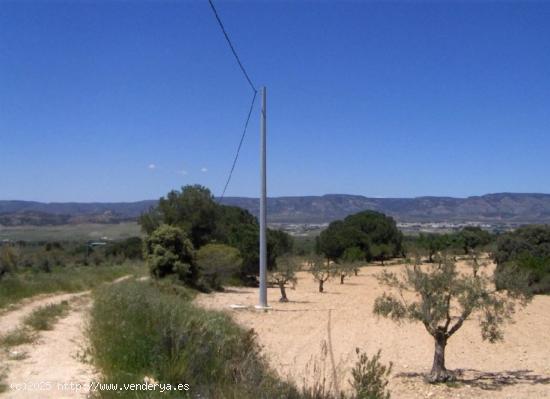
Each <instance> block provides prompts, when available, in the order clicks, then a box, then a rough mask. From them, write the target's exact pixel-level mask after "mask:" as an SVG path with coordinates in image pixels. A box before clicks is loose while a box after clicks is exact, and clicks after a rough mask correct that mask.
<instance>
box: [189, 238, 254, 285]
mask: <svg viewBox="0 0 550 399" xmlns="http://www.w3.org/2000/svg"><path fill="white" fill-rule="evenodd" d="M196 261H197V265H198V267H199V269H200V274H201V276H202V280H203V282H204V284H206V285H207V287H209V288H212V289H215V290H220V289H222V284H224V283H225V282H226V281H227V280H228V279H229V278H231V276H234V275H237V274H238V273H239V270H240V267H241V265H242V263H243V259H242V258H241V254H240V252H239V250H238V249H237V248H233V247H230V246H228V245H224V244H207V245H205V246H203V247H201V248H200V249H199V250H198V251H197V255H196Z"/></svg>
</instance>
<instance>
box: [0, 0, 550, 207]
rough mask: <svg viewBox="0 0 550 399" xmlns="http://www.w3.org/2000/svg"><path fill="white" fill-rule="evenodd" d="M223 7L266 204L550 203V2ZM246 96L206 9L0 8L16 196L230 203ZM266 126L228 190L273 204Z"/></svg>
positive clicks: (1, 108)
mask: <svg viewBox="0 0 550 399" xmlns="http://www.w3.org/2000/svg"><path fill="white" fill-rule="evenodd" d="M216 5H217V8H218V12H219V14H220V16H221V17H222V19H223V21H224V23H225V26H226V28H227V30H228V32H229V34H230V35H231V37H232V40H233V42H234V44H235V46H236V48H237V51H238V52H239V54H240V56H241V58H242V60H243V63H244V64H245V66H246V68H247V70H248V71H249V73H250V75H251V77H252V79H253V81H254V82H255V84H256V85H257V86H261V85H266V86H267V87H268V135H269V158H268V167H269V174H268V177H269V182H268V194H269V195H271V196H281V195H318V194H325V193H350V194H362V195H367V196H382V197H409V196H421V195H445V196H469V195H480V194H485V193H489V192H501V191H511V192H546V193H548V192H550V186H549V181H550V180H549V179H548V176H549V175H550V162H549V161H548V155H549V152H550V72H549V71H550V23H549V21H550V2H542V1H541V2H519V1H518V2H496V1H495V2H473V1H469V2H403V3H399V2H360V1H356V2H336V1H324V2H313V1H309V2H300V1H288V2H284V1H239V2H236V1H220V0H218V1H217V2H216ZM250 96H251V90H250V88H249V87H248V85H247V83H246V81H245V80H244V78H243V76H242V75H241V73H240V70H239V69H238V66H237V65H236V63H235V61H234V59H233V58H232V55H231V53H230V51H229V49H228V47H227V44H226V43H225V41H224V38H223V36H222V34H221V32H220V31H219V27H218V26H217V25H216V22H215V19H214V17H213V15H212V12H211V10H210V8H209V6H208V2H207V1H206V0H204V1H167V2H159V1H146V2H136V1H128V2H123V1H113V2H109V1H74V2H63V1H51V2H50V1H37V2H32V1H18V2H10V1H1V0H0V199H26V200H40V201H133V200H140V199H150V198H158V197H159V196H161V195H164V194H165V193H166V192H167V191H169V190H170V189H173V188H178V187H181V186H182V185H185V184H191V183H200V184H203V185H206V186H208V187H210V188H211V189H212V191H213V192H214V194H219V193H220V192H221V190H222V188H223V185H224V182H225V179H226V176H227V173H228V170H229V168H230V166H231V162H232V157H233V155H234V151H235V149H236V146H237V143H238V139H239V136H240V133H241V129H242V124H243V122H244V117H245V114H246V112H247V107H248V104H249V101H250ZM257 105H258V103H257ZM258 114H259V108H258V106H256V108H255V109H254V114H253V118H252V120H251V124H250V130H249V132H248V135H247V138H246V141H245V143H244V146H243V150H242V153H241V158H240V160H239V163H238V165H237V168H236V170H235V173H234V177H233V180H232V184H231V186H230V187H229V190H228V192H227V195H243V196H256V195H257V192H258V191H259V176H258V171H257V165H258V149H259V140H258V131H259V120H258Z"/></svg>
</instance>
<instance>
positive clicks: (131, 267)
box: [0, 262, 147, 309]
mask: <svg viewBox="0 0 550 399" xmlns="http://www.w3.org/2000/svg"><path fill="white" fill-rule="evenodd" d="M145 273H147V272H146V269H145V268H144V266H143V264H142V263H141V262H129V263H125V264H122V265H113V266H110V265H108V266H82V267H60V268H54V269H53V270H52V272H51V273H44V272H32V271H28V272H20V273H15V274H8V275H7V276H5V277H4V278H2V279H1V280H0V309H2V308H4V307H6V306H8V305H10V304H14V303H16V302H18V301H20V300H22V299H25V298H29V297H32V296H34V295H38V294H48V293H54V292H78V291H85V290H89V289H92V288H94V287H97V286H98V285H100V284H102V283H104V282H107V281H112V280H115V279H116V278H118V277H122V276H124V275H127V274H134V275H144V274H145Z"/></svg>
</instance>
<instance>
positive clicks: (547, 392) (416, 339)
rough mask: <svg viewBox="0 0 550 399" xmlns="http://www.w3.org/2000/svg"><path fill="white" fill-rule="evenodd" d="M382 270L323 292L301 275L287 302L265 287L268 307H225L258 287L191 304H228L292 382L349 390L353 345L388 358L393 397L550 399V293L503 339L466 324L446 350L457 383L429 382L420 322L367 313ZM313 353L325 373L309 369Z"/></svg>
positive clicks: (250, 301) (428, 345)
mask: <svg viewBox="0 0 550 399" xmlns="http://www.w3.org/2000/svg"><path fill="white" fill-rule="evenodd" d="M390 267H391V268H393V269H394V270H396V269H399V268H401V267H402V266H390ZM381 270H382V268H381V267H374V266H369V267H365V268H363V269H362V270H361V272H360V275H359V276H357V277H352V278H350V279H349V280H348V281H346V283H345V284H344V285H340V284H339V281H337V280H336V279H334V280H331V281H329V282H328V283H327V284H326V287H325V289H326V292H325V293H324V294H320V293H318V292H317V286H316V284H315V283H314V282H313V280H312V277H311V275H310V274H308V273H300V274H299V282H298V285H297V287H296V290H288V296H289V299H290V300H291V302H289V303H279V302H277V299H278V298H279V292H278V290H277V289H275V288H273V289H269V292H268V296H269V298H270V305H271V306H273V309H272V310H271V311H269V312H267V313H261V312H258V311H255V310H248V309H247V310H231V309H230V308H229V305H231V304H244V305H250V306H253V305H255V304H256V301H257V298H258V294H257V290H256V289H234V290H230V291H228V292H225V293H217V294H209V295H199V297H198V298H197V299H196V302H197V303H198V304H199V305H201V306H204V307H206V308H210V309H222V310H226V311H227V312H230V314H231V315H232V316H233V318H234V319H235V320H236V321H237V322H238V323H240V324H241V325H243V326H245V327H249V328H253V329H254V330H256V331H257V332H258V335H259V342H260V343H261V344H262V345H263V346H264V349H265V352H266V354H267V355H268V358H269V361H270V363H271V364H272V366H273V367H274V368H275V369H276V370H278V372H279V373H280V374H281V375H283V376H289V377H290V378H293V379H294V380H295V381H296V382H297V383H298V384H303V383H304V381H306V383H308V384H309V383H311V381H312V379H313V378H316V379H317V380H318V379H319V374H323V375H324V376H325V377H326V378H327V381H331V382H332V381H334V380H336V385H337V386H338V387H340V388H342V389H349V384H348V379H349V370H350V368H351V367H352V366H353V363H354V362H355V359H356V355H355V348H356V347H359V348H361V349H363V350H366V351H367V353H368V354H374V353H376V351H377V350H378V349H382V358H383V361H384V362H389V361H392V362H393V363H394V372H393V376H392V378H391V381H390V389H391V392H392V397H393V398H399V399H401V398H403V399H409V398H442V399H451V398H510V399H521V398H541V399H542V398H550V296H537V297H535V299H534V300H533V301H532V302H531V303H530V304H529V305H528V306H527V307H526V308H524V309H523V310H520V311H519V312H518V314H517V315H516V317H515V320H516V323H515V324H511V325H507V326H506V328H505V335H504V337H505V339H504V341H503V342H500V343H497V344H490V343H487V342H483V341H482V340H481V336H480V332H479V328H477V322H476V321H475V320H472V321H469V322H467V323H465V325H464V327H463V328H462V329H461V330H459V331H458V332H457V333H456V334H455V335H454V336H453V337H452V338H451V340H450V341H449V346H448V348H447V353H446V358H447V367H448V368H449V369H454V370H456V369H463V370H464V372H463V376H462V377H461V382H459V383H458V384H456V386H455V387H448V386H445V385H439V386H434V385H429V384H426V383H424V382H423V380H422V377H421V376H419V375H418V374H419V373H424V372H427V371H429V368H430V367H431V361H432V357H433V346H434V344H433V340H432V338H431V337H430V336H429V335H428V334H427V333H426V331H425V330H424V327H422V326H421V325H419V324H414V325H411V324H406V325H401V326H399V325H397V324H395V323H393V322H391V321H389V320H386V319H378V318H377V317H376V316H374V315H373V314H372V308H373V303H374V299H375V298H376V297H377V296H378V295H379V294H381V293H382V292H383V291H384V290H383V288H382V287H379V286H378V283H377V280H376V279H375V278H374V274H376V273H377V272H379V271H381ZM323 346H325V347H326V355H323V353H322V352H323V351H322V347H323ZM314 358H317V363H318V364H319V365H320V366H321V370H323V369H324V371H321V372H317V373H314V372H313V363H314V361H313V360H312V359H314ZM335 376H336V377H335ZM333 385H334V384H333Z"/></svg>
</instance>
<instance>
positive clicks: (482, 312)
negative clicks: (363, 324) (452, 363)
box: [374, 254, 529, 383]
mask: <svg viewBox="0 0 550 399" xmlns="http://www.w3.org/2000/svg"><path fill="white" fill-rule="evenodd" d="M468 266H469V267H468V270H467V271H465V272H461V271H459V270H458V269H457V266H456V264H455V262H453V261H452V260H451V259H450V258H447V257H442V258H441V259H440V261H439V263H436V264H429V265H421V264H420V261H419V260H417V261H416V262H415V263H414V265H413V266H408V267H407V268H406V269H405V272H404V273H403V274H401V275H398V274H396V273H392V272H388V271H384V272H383V273H381V274H380V275H378V279H379V281H380V283H382V284H383V285H386V286H388V287H390V288H392V289H393V291H392V292H391V293H384V294H383V295H382V296H380V297H378V298H376V300H375V303H374V313H375V314H378V315H380V316H384V317H389V318H391V319H392V320H394V321H397V322H401V321H410V322H421V323H422V324H423V325H424V327H425V329H426V331H427V332H428V333H429V334H430V335H431V336H432V337H433V339H434V341H435V353H434V359H433V365H432V369H431V372H430V374H429V375H428V381H430V382H434V383H435V382H445V381H449V380H453V379H454V374H453V373H452V372H451V371H449V370H447V369H446V368H445V348H446V347H447V343H448V341H449V339H450V338H451V337H452V336H453V335H454V334H455V333H456V332H457V331H458V330H459V329H460V328H461V327H462V326H463V324H464V322H465V321H466V320H468V319H470V318H472V317H473V316H474V315H475V316H478V319H479V324H480V328H481V336H482V338H483V340H488V341H489V342H491V343H492V342H495V341H498V340H501V339H502V338H503V331H502V325H503V323H504V322H505V321H508V320H510V319H511V317H512V315H513V313H514V310H515V307H516V304H521V305H525V303H526V301H527V300H528V299H529V296H528V294H526V291H524V290H522V289H520V287H519V286H518V285H516V287H517V289H516V290H511V291H507V292H497V291H495V290H494V288H493V281H492V277H491V278H490V277H489V276H488V275H487V274H486V273H484V272H482V270H481V269H482V268H483V267H484V266H486V264H485V263H483V262H480V260H479V257H478V256H477V255H476V254H474V255H472V256H471V258H470V260H469V262H468ZM406 292H409V293H410V294H408V295H407V294H406ZM396 294H398V295H396Z"/></svg>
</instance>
